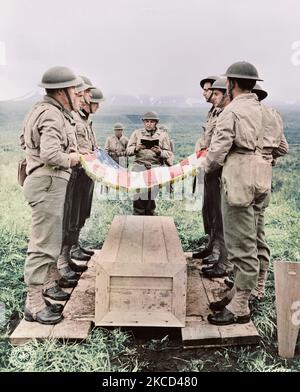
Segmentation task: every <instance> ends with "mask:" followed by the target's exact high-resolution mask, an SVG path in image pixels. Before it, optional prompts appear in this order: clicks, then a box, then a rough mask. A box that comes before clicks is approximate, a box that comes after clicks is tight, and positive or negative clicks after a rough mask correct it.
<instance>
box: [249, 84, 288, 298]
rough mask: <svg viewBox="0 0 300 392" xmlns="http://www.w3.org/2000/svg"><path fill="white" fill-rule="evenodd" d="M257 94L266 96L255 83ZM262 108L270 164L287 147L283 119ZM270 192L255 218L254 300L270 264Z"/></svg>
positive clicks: (262, 292)
mask: <svg viewBox="0 0 300 392" xmlns="http://www.w3.org/2000/svg"><path fill="white" fill-rule="evenodd" d="M252 92H253V93H255V94H256V95H257V96H258V100H259V101H260V102H261V101H263V100H264V99H265V98H266V97H267V96H268V93H267V91H265V90H263V89H262V88H261V86H260V85H259V84H258V83H256V85H255V86H254V89H253V90H252ZM261 106H262V110H263V125H264V138H263V152H262V154H263V156H264V158H265V159H267V160H269V161H270V163H271V164H272V165H274V164H275V160H276V159H277V158H278V157H281V156H283V155H285V154H287V153H288V150H289V147H288V143H287V141H286V138H285V136H284V132H283V121H282V118H281V116H280V114H279V113H278V112H277V111H276V110H275V109H273V108H271V107H269V106H266V105H263V104H262V105H261ZM270 198H271V192H270V193H269V194H268V196H267V197H266V199H265V203H264V205H263V208H262V210H261V212H260V214H259V215H258V219H257V249H258V255H257V256H258V260H259V275H258V281H257V285H256V287H255V289H254V290H252V293H251V297H250V299H252V300H254V301H261V300H262V299H263V298H264V295H265V283H266V280H267V273H268V269H269V265H270V248H269V247H268V244H267V242H266V236H265V216H264V215H265V209H266V208H267V207H268V206H269V202H270Z"/></svg>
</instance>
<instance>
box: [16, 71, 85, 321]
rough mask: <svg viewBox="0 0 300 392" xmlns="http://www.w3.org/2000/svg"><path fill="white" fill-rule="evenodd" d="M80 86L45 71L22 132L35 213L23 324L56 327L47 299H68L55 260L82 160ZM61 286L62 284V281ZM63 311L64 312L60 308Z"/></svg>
mask: <svg viewBox="0 0 300 392" xmlns="http://www.w3.org/2000/svg"><path fill="white" fill-rule="evenodd" d="M78 83H79V80H78V78H77V77H76V75H75V74H74V73H73V71H72V70H70V69H69V68H67V67H61V66H58V67H53V68H51V69H49V70H48V71H46V72H45V73H44V75H43V78H42V81H41V83H40V84H39V85H40V86H41V87H43V88H44V89H45V90H46V95H45V97H44V98H43V100H42V101H41V102H38V103H37V104H35V105H34V107H33V108H32V109H31V111H30V112H29V113H28V114H27V116H26V118H25V120H24V124H23V131H22V140H23V146H24V148H25V153H26V162H27V168H26V173H27V178H26V180H25V182H24V195H25V198H26V200H27V201H28V203H29V205H30V207H31V212H32V229H31V236H30V241H29V245H28V251H27V258H26V261H25V268H24V278H25V283H26V285H27V287H28V291H27V298H26V305H25V319H26V320H27V321H37V322H39V323H42V324H56V323H58V322H59V321H61V320H62V318H63V316H62V315H61V313H60V312H58V311H57V307H54V306H52V305H50V303H49V302H45V300H44V297H50V298H52V299H54V300H57V301H65V300H67V299H68V298H69V294H68V293H66V292H64V291H63V290H62V289H61V288H60V286H59V285H58V284H57V283H56V281H57V279H59V275H58V271H57V265H56V264H57V258H58V256H59V253H60V250H61V246H62V224H63V218H62V216H63V206H64V200H65V195H66V189H67V185H68V181H69V179H70V174H71V168H72V167H74V166H75V165H77V164H78V162H79V154H78V149H77V142H76V136H75V122H74V119H73V117H72V114H71V111H72V110H77V107H78V104H79V101H78V99H77V97H76V91H75V86H76V85H78ZM59 283H60V281H59ZM60 310H61V308H60Z"/></svg>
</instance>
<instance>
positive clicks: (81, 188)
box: [58, 76, 103, 280]
mask: <svg viewBox="0 0 300 392" xmlns="http://www.w3.org/2000/svg"><path fill="white" fill-rule="evenodd" d="M81 78H82V80H83V84H82V85H81V86H79V87H78V88H77V93H78V94H80V93H82V92H83V96H84V99H83V101H82V105H81V108H80V110H78V111H77V112H74V114H73V116H74V119H75V121H76V136H77V143H78V150H79V153H80V154H82V155H84V154H90V153H92V152H93V151H94V150H95V149H96V148H97V143H96V136H95V133H94V131H93V129H92V122H91V121H90V119H89V115H90V114H91V113H95V111H96V110H97V109H98V107H99V102H101V101H102V100H103V95H102V92H101V91H100V90H98V89H96V88H95V87H93V85H92V83H91V81H90V80H89V79H88V78H86V77H83V76H81ZM97 94H98V95H97ZM99 94H101V100H98V98H99ZM95 99H96V101H97V102H93V100H95ZM96 107H97V109H96ZM72 174H73V175H74V176H73V182H72V183H70V187H69V189H68V191H67V197H66V204H65V217H64V222H65V236H64V246H63V250H62V253H61V255H60V257H59V260H58V265H59V270H60V271H64V273H65V274H66V273H67V274H68V275H69V274H70V273H71V272H73V273H75V272H83V271H85V270H86V269H87V266H85V265H78V264H76V263H74V262H73V261H72V258H73V259H75V260H80V261H88V260H89V259H90V258H91V256H92V255H93V254H94V252H93V251H91V250H89V249H85V248H83V247H82V246H81V245H80V244H79V236H80V231H81V229H82V227H83V226H84V224H85V221H86V219H87V218H89V216H90V212H91V205H92V199H93V191H94V182H93V181H92V179H91V178H90V177H88V176H87V175H86V174H85V171H84V169H83V168H82V167H81V166H77V167H76V168H75V169H74V170H73V173H72ZM70 270H71V271H70ZM68 279H71V280H74V279H78V276H77V277H76V276H75V277H70V276H68Z"/></svg>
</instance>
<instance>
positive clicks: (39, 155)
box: [21, 95, 77, 179]
mask: <svg viewBox="0 0 300 392" xmlns="http://www.w3.org/2000/svg"><path fill="white" fill-rule="evenodd" d="M21 145H22V147H23V148H24V149H25V154H26V163H27V167H26V174H27V175H36V176H41V175H51V176H56V177H62V178H65V179H69V177H70V173H71V169H70V157H69V154H70V153H71V152H76V151H77V142H76V137H75V122H74V120H73V117H72V115H71V114H70V113H69V112H68V111H66V110H65V109H64V108H63V107H62V106H61V105H60V103H59V102H57V101H56V100H55V99H53V98H51V97H49V96H47V95H46V96H45V97H44V100H43V101H42V102H39V103H37V104H35V105H34V107H33V108H32V110H31V111H30V112H29V113H28V114H27V116H26V117H25V120H24V124H23V130H22V134H21Z"/></svg>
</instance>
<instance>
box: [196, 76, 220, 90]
mask: <svg viewBox="0 0 300 392" xmlns="http://www.w3.org/2000/svg"><path fill="white" fill-rule="evenodd" d="M217 79H219V76H207V77H206V78H204V79H202V80H201V81H200V86H201V87H202V88H204V85H205V83H207V82H209V83H211V84H213V82H215V81H216V80H217Z"/></svg>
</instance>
